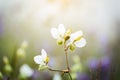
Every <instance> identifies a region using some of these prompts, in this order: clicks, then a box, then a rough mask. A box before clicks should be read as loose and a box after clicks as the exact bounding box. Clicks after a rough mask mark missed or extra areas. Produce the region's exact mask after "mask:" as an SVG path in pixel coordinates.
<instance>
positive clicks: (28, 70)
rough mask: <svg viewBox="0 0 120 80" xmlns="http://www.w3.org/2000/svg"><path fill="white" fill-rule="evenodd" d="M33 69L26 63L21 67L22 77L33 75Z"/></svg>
mask: <svg viewBox="0 0 120 80" xmlns="http://www.w3.org/2000/svg"><path fill="white" fill-rule="evenodd" d="M33 72H34V71H33V70H32V68H30V67H29V66H28V65H27V64H24V65H22V66H21V68H20V78H28V77H31V76H32V75H33Z"/></svg>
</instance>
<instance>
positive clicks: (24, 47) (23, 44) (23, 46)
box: [21, 41, 28, 49]
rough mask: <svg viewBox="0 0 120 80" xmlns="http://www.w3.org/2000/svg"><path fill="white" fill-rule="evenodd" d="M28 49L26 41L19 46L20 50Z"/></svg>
mask: <svg viewBox="0 0 120 80" xmlns="http://www.w3.org/2000/svg"><path fill="white" fill-rule="evenodd" d="M27 47H28V42H27V41H23V42H22V44H21V48H23V49H26V48H27Z"/></svg>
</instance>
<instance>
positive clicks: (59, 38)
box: [51, 24, 66, 44]
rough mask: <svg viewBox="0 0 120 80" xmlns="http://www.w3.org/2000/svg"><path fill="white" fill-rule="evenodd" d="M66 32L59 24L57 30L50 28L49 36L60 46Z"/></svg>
mask: <svg viewBox="0 0 120 80" xmlns="http://www.w3.org/2000/svg"><path fill="white" fill-rule="evenodd" d="M65 33H66V30H65V27H64V25H63V24H59V26H58V28H52V29H51V34H52V37H53V38H54V39H57V43H58V44H62V43H63V42H64V36H65Z"/></svg>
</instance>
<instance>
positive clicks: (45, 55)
mask: <svg viewBox="0 0 120 80" xmlns="http://www.w3.org/2000/svg"><path fill="white" fill-rule="evenodd" d="M41 54H42V55H41V57H42V59H43V60H46V57H47V52H46V51H45V50H44V49H42V50H41Z"/></svg>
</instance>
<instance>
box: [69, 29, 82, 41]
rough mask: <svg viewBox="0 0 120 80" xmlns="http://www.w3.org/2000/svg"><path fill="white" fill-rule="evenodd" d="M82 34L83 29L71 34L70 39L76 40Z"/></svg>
mask: <svg viewBox="0 0 120 80" xmlns="http://www.w3.org/2000/svg"><path fill="white" fill-rule="evenodd" d="M82 35H83V32H82V31H77V32H74V33H72V34H71V35H70V39H71V41H74V40H75V39H76V38H77V37H79V36H82Z"/></svg>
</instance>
